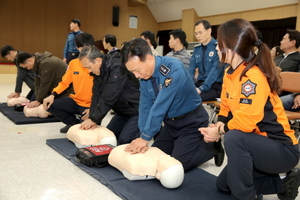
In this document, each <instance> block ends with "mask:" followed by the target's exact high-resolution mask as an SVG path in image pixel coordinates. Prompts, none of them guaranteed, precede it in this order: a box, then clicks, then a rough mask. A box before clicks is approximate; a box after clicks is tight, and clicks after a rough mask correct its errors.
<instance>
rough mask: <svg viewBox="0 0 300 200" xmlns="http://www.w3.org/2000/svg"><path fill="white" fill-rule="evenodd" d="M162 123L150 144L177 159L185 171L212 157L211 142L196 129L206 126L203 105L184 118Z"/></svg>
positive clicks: (206, 116)
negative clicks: (205, 139) (206, 140)
mask: <svg viewBox="0 0 300 200" xmlns="http://www.w3.org/2000/svg"><path fill="white" fill-rule="evenodd" d="M164 123H165V124H164V126H163V127H162V129H161V130H160V132H159V134H158V135H157V137H156V138H155V140H154V143H153V145H152V146H153V147H158V148H159V149H161V150H162V151H163V152H165V153H166V154H169V155H171V156H172V157H174V158H176V159H177V160H179V161H180V162H181V163H182V165H183V167H184V170H185V171H188V170H190V169H193V168H195V167H198V166H199V165H200V164H202V163H204V162H206V161H208V160H210V159H211V158H213V155H214V150H213V145H212V143H206V142H205V141H204V140H203V136H202V135H201V133H200V132H199V130H198V129H199V128H200V127H207V126H208V114H207V112H206V111H205V109H204V108H203V107H201V108H200V109H198V110H196V111H195V112H194V113H192V114H189V115H187V116H186V117H185V118H182V119H178V120H171V119H166V120H164Z"/></svg>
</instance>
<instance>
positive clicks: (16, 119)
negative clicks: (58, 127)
mask: <svg viewBox="0 0 300 200" xmlns="http://www.w3.org/2000/svg"><path fill="white" fill-rule="evenodd" d="M0 112H1V113H2V114H3V115H4V116H6V117H7V118H8V119H10V120H11V121H12V122H13V123H15V124H18V125H19V124H37V123H48V122H59V120H58V119H56V118H55V117H53V116H49V117H47V118H45V119H41V118H38V117H26V116H25V115H24V113H23V112H22V111H16V110H15V109H14V107H13V106H7V103H0Z"/></svg>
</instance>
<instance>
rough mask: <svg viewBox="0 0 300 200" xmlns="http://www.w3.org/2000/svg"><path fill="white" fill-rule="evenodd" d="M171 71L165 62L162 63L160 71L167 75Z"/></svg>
mask: <svg viewBox="0 0 300 200" xmlns="http://www.w3.org/2000/svg"><path fill="white" fill-rule="evenodd" d="M170 71H171V69H170V68H169V67H167V66H166V65H164V64H162V65H161V66H160V68H159V72H160V73H161V74H162V75H164V76H167V75H168V74H169V72H170Z"/></svg>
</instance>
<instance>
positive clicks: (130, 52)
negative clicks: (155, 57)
mask: <svg viewBox="0 0 300 200" xmlns="http://www.w3.org/2000/svg"><path fill="white" fill-rule="evenodd" d="M120 54H121V62H122V64H123V65H125V63H127V62H128V60H129V59H130V58H132V57H134V56H138V57H139V59H140V60H141V61H142V62H144V61H145V60H146V56H147V55H152V51H151V48H150V46H149V45H148V43H147V41H146V40H144V39H142V38H135V39H133V40H130V41H129V42H126V43H125V44H124V46H123V48H122V49H121V52H120Z"/></svg>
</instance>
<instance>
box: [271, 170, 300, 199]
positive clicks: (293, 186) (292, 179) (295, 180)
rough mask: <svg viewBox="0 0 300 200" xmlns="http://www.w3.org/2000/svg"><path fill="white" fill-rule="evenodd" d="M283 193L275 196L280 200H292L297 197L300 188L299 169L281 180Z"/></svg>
mask: <svg viewBox="0 0 300 200" xmlns="http://www.w3.org/2000/svg"><path fill="white" fill-rule="evenodd" d="M282 184H283V187H284V193H278V194H277V196H278V198H279V199H281V200H294V199H295V198H296V197H297V195H298V188H299V186H300V169H299V168H295V169H293V170H291V171H290V172H288V173H287V176H286V177H285V178H284V179H283V180H282Z"/></svg>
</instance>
